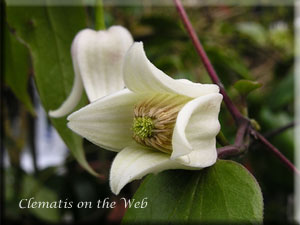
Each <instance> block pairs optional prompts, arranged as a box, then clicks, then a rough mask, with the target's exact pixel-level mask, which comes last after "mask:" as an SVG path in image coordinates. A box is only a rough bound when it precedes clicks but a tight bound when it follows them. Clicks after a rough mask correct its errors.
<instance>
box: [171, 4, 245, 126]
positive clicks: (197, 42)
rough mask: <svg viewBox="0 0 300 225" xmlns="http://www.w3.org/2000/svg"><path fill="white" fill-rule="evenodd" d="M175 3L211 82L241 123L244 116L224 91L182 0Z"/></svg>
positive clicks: (236, 120) (233, 115)
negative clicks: (216, 86) (217, 87)
mask: <svg viewBox="0 0 300 225" xmlns="http://www.w3.org/2000/svg"><path fill="white" fill-rule="evenodd" d="M174 3H175V5H176V8H177V10H178V13H179V15H180V17H181V19H182V21H183V23H184V26H185V28H186V30H187V32H188V34H189V36H190V38H191V39H192V41H193V44H194V46H195V49H196V51H197V53H198V55H199V56H200V57H201V59H202V61H203V64H204V66H205V68H206V70H207V72H208V74H209V76H210V78H211V80H212V81H213V82H214V83H215V84H216V85H218V86H219V88H220V92H221V94H222V95H223V100H224V102H225V104H226V106H227V108H228V110H229V112H230V113H231V115H232V117H233V118H234V120H235V122H236V123H238V124H239V123H240V120H242V119H243V116H242V114H241V113H240V111H239V110H238V109H237V108H236V106H235V105H234V104H233V103H232V101H231V99H230V98H229V96H228V95H227V93H226V91H225V89H224V86H223V84H222V83H221V81H220V79H219V77H218V75H217V73H216V71H215V69H214V67H213V66H212V64H211V62H210V60H209V58H208V57H207V55H206V53H205V51H204V49H203V47H202V44H201V42H200V40H199V39H198V37H197V34H196V32H195V30H194V28H193V26H192V24H191V22H190V20H189V18H188V16H187V14H186V12H185V10H184V8H183V6H182V4H181V2H180V0H174Z"/></svg>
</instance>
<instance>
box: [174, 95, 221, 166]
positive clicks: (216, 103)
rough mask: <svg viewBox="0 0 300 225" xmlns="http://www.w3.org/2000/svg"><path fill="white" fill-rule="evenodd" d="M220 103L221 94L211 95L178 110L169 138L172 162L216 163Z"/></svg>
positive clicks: (206, 164) (197, 99)
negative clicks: (171, 147) (174, 160)
mask: <svg viewBox="0 0 300 225" xmlns="http://www.w3.org/2000/svg"><path fill="white" fill-rule="evenodd" d="M221 102H222V95H221V94H218V93H214V94H209V95H205V96H202V97H199V98H196V99H194V100H192V101H190V102H188V103H187V104H186V105H185V106H184V107H183V108H182V109H181V111H180V112H179V113H178V117H177V120H176V124H175V128H174V132H173V137H172V146H173V152H172V155H171V158H172V159H176V160H178V161H179V162H180V163H183V164H185V165H188V166H194V167H207V166H210V165H212V164H214V163H215V161H216V159H217V152H216V135H217V134H218V132H219V131H220V123H219V121H218V114H219V111H220V106H221Z"/></svg>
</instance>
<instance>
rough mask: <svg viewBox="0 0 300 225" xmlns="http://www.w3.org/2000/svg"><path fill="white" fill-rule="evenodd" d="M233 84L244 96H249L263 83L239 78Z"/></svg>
mask: <svg viewBox="0 0 300 225" xmlns="http://www.w3.org/2000/svg"><path fill="white" fill-rule="evenodd" d="M233 86H234V88H235V89H236V90H237V91H238V92H239V93H240V94H241V95H242V96H247V95H248V94H250V92H252V91H254V90H256V89H257V88H260V87H261V86H262V84H261V83H259V82H257V81H251V80H239V81H237V82H235V84H234V85H233Z"/></svg>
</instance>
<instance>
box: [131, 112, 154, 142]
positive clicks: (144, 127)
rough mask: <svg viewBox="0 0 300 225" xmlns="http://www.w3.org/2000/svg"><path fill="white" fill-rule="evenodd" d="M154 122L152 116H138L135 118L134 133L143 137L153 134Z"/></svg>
mask: <svg viewBox="0 0 300 225" xmlns="http://www.w3.org/2000/svg"><path fill="white" fill-rule="evenodd" d="M153 128H154V123H153V121H152V119H151V118H150V117H147V116H146V117H136V118H134V119H133V128H132V129H133V133H134V135H135V136H138V137H139V138H141V139H143V140H144V139H145V138H149V137H151V136H152V130H153Z"/></svg>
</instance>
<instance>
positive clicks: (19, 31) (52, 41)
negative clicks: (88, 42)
mask: <svg viewBox="0 0 300 225" xmlns="http://www.w3.org/2000/svg"><path fill="white" fill-rule="evenodd" d="M7 20H8V23H9V25H10V26H11V27H12V28H13V29H15V32H16V35H17V36H18V37H20V38H21V39H22V40H23V41H24V42H25V43H26V44H27V46H28V48H29V50H30V52H31V56H32V60H33V68H34V76H35V82H36V85H37V88H38V91H39V94H40V98H41V101H42V104H43V106H44V108H45V110H46V111H47V112H48V111H49V110H50V109H57V108H58V107H59V106H60V105H61V104H62V102H63V101H64V100H65V99H66V98H67V96H68V95H69V93H70V91H71V88H72V85H73V78H74V72H73V68H72V61H71V54H70V49H71V43H72V40H73V38H74V37H75V35H76V33H77V32H78V31H80V30H81V29H83V28H85V27H86V15H85V10H84V8H83V7H79V6H77V7H7ZM83 102H85V103H86V98H85V99H83V100H82V102H81V103H80V104H79V106H78V107H80V106H82V105H83ZM51 122H52V124H53V125H54V126H55V128H56V129H57V131H58V132H59V134H60V136H61V137H62V139H63V140H64V141H65V143H66V144H67V146H68V147H69V149H70V150H71V152H72V154H73V155H74V157H75V158H76V159H77V160H78V162H79V163H80V164H81V166H82V167H84V168H85V169H87V170H88V171H89V172H90V173H92V174H94V175H96V173H95V172H94V171H93V170H92V169H91V167H90V166H89V165H88V163H87V161H86V159H85V156H84V150H83V148H82V139H81V138H80V137H79V136H77V135H76V134H74V133H73V132H72V131H71V130H70V129H68V127H67V126H66V122H67V121H66V118H65V117H64V118H59V119H53V118H51Z"/></svg>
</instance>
